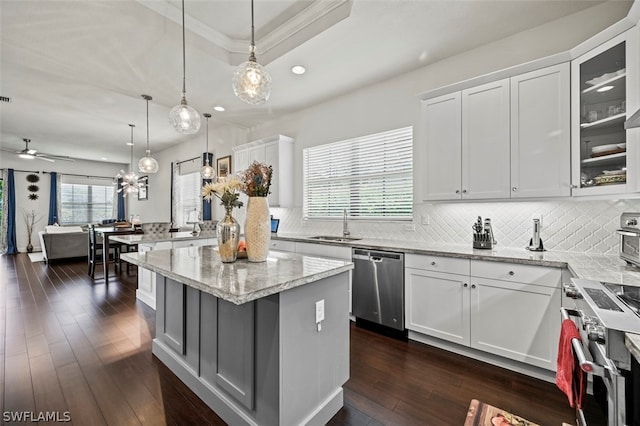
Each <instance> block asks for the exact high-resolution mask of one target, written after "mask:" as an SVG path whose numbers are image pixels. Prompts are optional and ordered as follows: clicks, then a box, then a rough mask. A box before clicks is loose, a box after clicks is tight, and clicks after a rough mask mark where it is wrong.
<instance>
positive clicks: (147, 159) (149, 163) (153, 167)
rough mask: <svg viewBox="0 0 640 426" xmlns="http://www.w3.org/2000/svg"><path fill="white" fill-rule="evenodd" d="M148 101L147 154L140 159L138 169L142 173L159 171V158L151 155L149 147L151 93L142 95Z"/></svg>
mask: <svg viewBox="0 0 640 426" xmlns="http://www.w3.org/2000/svg"><path fill="white" fill-rule="evenodd" d="M141 96H142V98H143V99H145V100H146V101H147V151H146V153H147V155H146V156H144V157H142V158H141V159H140V161H138V170H140V172H142V173H149V174H151V173H158V160H156V159H155V158H153V157H152V156H151V150H150V149H149V101H150V100H152V99H153V98H152V97H151V96H149V95H141Z"/></svg>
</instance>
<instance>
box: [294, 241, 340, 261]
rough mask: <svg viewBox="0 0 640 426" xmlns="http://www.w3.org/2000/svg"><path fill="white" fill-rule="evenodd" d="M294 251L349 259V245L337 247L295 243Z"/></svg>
mask: <svg viewBox="0 0 640 426" xmlns="http://www.w3.org/2000/svg"><path fill="white" fill-rule="evenodd" d="M296 253H300V254H308V255H310V256H320V257H330V258H334V259H344V260H351V247H338V246H334V245H329V244H314V243H296Z"/></svg>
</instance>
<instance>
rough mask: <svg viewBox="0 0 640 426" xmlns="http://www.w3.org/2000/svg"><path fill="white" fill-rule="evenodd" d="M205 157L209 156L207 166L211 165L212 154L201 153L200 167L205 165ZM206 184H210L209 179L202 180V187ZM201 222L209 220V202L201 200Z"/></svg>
mask: <svg viewBox="0 0 640 426" xmlns="http://www.w3.org/2000/svg"><path fill="white" fill-rule="evenodd" d="M207 155H208V156H209V164H211V165H213V154H211V153H207V152H205V153H203V154H202V165H203V166H204V165H205V162H206V159H207ZM207 183H211V179H202V186H204V185H205V184H207ZM202 220H211V201H206V200H204V199H203V200H202Z"/></svg>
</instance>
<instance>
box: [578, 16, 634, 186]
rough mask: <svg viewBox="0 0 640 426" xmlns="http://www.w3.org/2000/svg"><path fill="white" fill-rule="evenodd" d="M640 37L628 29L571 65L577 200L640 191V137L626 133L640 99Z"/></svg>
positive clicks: (630, 132) (630, 131)
mask: <svg viewBox="0 0 640 426" xmlns="http://www.w3.org/2000/svg"><path fill="white" fill-rule="evenodd" d="M637 34H638V29H637V28H633V29H631V30H628V31H627V32H625V33H623V34H620V35H619V36H617V37H615V38H613V39H611V40H609V41H607V42H605V43H603V44H601V45H600V46H598V47H596V48H595V49H593V50H592V51H590V52H588V53H586V54H584V55H582V56H580V57H579V58H577V59H575V60H573V61H572V63H571V84H572V87H571V106H572V110H573V114H572V120H571V125H572V150H573V154H572V155H573V156H572V169H573V173H572V183H573V186H574V188H575V189H574V192H573V193H574V195H601V194H617V193H625V192H631V191H636V190H637V182H638V166H637V161H635V159H637V158H638V147H637V144H636V143H631V141H630V139H632V138H633V137H636V136H637V133H632V132H633V131H634V129H629V130H625V129H624V122H625V120H626V119H627V111H629V114H630V113H633V112H634V111H635V109H633V106H634V105H635V108H636V109H637V105H638V97H639V96H640V94H639V93H638V92H639V91H640V88H639V87H638V73H639V72H640V70H639V69H638V55H640V53H639V46H638V36H637ZM627 142H630V143H627Z"/></svg>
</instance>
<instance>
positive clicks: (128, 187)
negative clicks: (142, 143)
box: [116, 124, 144, 195]
mask: <svg viewBox="0 0 640 426" xmlns="http://www.w3.org/2000/svg"><path fill="white" fill-rule="evenodd" d="M129 127H130V128H131V143H130V144H129V145H131V162H130V163H129V171H128V172H126V173H125V172H124V170H120V173H118V174H117V175H116V178H118V179H122V183H121V184H120V188H118V192H123V191H124V195H127V194H134V193H137V192H138V191H139V190H140V188H142V187H144V182H140V177H139V176H138V175H137V174H136V172H134V171H133V128H134V127H136V125H135V124H129Z"/></svg>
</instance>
